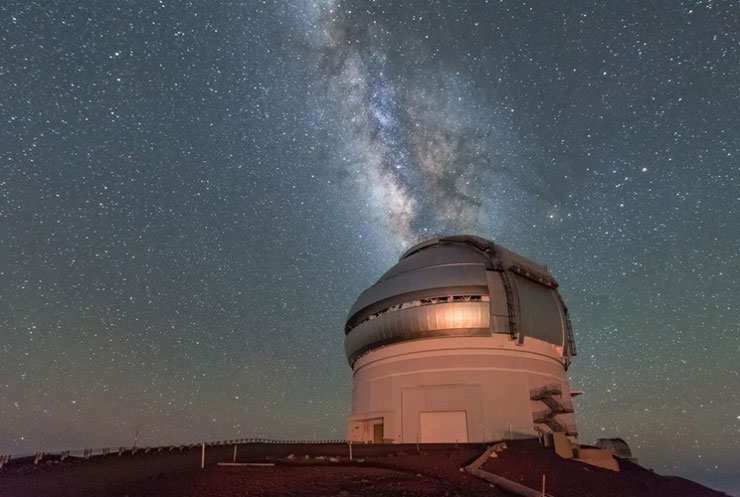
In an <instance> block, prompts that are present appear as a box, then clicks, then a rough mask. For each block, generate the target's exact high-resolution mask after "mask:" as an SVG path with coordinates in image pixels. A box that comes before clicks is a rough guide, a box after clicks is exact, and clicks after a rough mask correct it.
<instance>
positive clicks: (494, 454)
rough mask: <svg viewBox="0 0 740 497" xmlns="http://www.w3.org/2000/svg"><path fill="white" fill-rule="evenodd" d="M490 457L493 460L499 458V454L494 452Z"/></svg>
mask: <svg viewBox="0 0 740 497" xmlns="http://www.w3.org/2000/svg"><path fill="white" fill-rule="evenodd" d="M488 457H490V458H491V459H493V458H494V457H498V454H496V451H493V452H491V455H490V456H488Z"/></svg>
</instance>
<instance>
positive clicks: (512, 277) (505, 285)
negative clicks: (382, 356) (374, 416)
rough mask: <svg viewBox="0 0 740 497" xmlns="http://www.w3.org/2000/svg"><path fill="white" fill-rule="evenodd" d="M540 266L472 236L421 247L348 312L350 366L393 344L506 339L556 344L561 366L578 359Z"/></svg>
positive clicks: (562, 310)
mask: <svg viewBox="0 0 740 497" xmlns="http://www.w3.org/2000/svg"><path fill="white" fill-rule="evenodd" d="M557 287H558V284H557V282H556V281H555V278H553V276H552V275H551V274H550V272H549V271H548V270H547V268H546V267H545V266H542V265H540V264H537V263H536V262H534V261H531V260H529V259H527V258H525V257H522V256H520V255H518V254H515V253H514V252H512V251H510V250H508V249H506V248H504V247H502V246H501V245H498V244H496V243H493V242H491V241H489V240H486V239H484V238H480V237H477V236H471V235H459V236H445V237H438V238H432V239H430V240H426V241H424V242H421V243H419V244H417V245H415V246H413V247H411V248H410V249H408V250H407V251H406V252H405V253H404V254H403V255H401V257H400V259H399V261H398V263H397V264H395V265H394V266H393V267H391V268H390V269H389V270H388V271H386V273H385V274H383V275H382V276H381V277H380V279H379V280H378V281H377V282H376V283H375V284H374V285H372V286H371V287H370V288H368V289H367V290H365V291H364V292H363V293H362V294H361V295H360V296H359V298H358V299H357V301H356V302H355V303H354V305H353V306H352V308H351V309H350V312H349V315H348V317H347V321H346V325H345V334H346V337H345V352H346V355H347V359H348V360H349V362H350V365H354V363H355V361H356V360H357V359H358V358H359V357H361V356H362V355H363V354H365V353H367V352H370V351H372V350H375V349H377V348H380V347H383V346H387V345H390V344H394V343H399V342H404V341H410V340H418V339H427V338H437V337H459V336H466V337H485V336H491V335H492V334H508V335H509V336H510V338H511V339H512V340H517V341H518V343H520V344H521V343H524V341H525V339H527V337H530V338H532V339H536V340H541V341H543V342H547V343H549V344H552V345H555V346H557V347H558V350H559V351H560V355H561V356H562V360H563V363H564V366H565V367H566V368H567V365H568V364H569V362H570V357H571V356H572V355H574V354H575V343H574V341H573V335H572V332H571V327H570V320H569V318H568V310H567V308H566V306H565V303H564V302H563V299H562V298H561V296H560V294H559V292H558V291H557Z"/></svg>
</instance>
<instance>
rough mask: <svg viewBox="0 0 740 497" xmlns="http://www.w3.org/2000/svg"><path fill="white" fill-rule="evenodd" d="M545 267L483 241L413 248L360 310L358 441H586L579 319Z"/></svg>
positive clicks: (352, 339)
mask: <svg viewBox="0 0 740 497" xmlns="http://www.w3.org/2000/svg"><path fill="white" fill-rule="evenodd" d="M557 288H558V284H557V282H556V281H555V279H554V278H553V276H552V275H551V274H550V272H549V271H548V270H547V268H546V267H545V266H542V265H540V264H537V263H536V262H533V261H531V260H529V259H527V258H525V257H522V256H520V255H517V254H515V253H513V252H511V251H510V250H507V249H505V248H504V247H502V246H500V245H498V244H495V243H493V242H491V241H489V240H485V239H483V238H480V237H477V236H469V235H462V236H445V237H439V238H433V239H431V240H427V241H424V242H422V243H420V244H418V245H415V246H414V247H411V248H410V249H409V250H407V251H406V252H405V253H404V254H403V255H401V258H400V259H399V261H398V263H397V264H395V265H394V266H393V267H391V268H390V269H389V270H388V271H387V272H386V273H385V274H383V276H381V277H380V279H379V280H378V281H377V282H376V283H375V284H374V285H372V286H371V287H370V288H368V289H367V290H365V291H364V292H363V293H362V294H361V295H360V296H359V298H358V299H357V301H356V302H355V303H354V305H353V306H352V308H351V309H350V311H349V315H348V317H347V321H346V324H345V330H344V331H345V342H344V345H345V353H346V356H347V360H348V361H349V363H350V365H351V366H352V374H353V388H352V414H351V415H350V419H349V423H348V439H349V440H352V441H356V442H375V443H413V442H419V443H432V442H450V443H456V442H461V443H462V442H486V441H491V440H501V439H502V438H518V437H532V436H536V435H538V434H540V433H543V432H544V433H555V432H560V433H562V434H564V435H565V436H568V437H575V436H576V427H575V418H574V414H573V405H572V401H571V393H570V386H569V385H568V379H567V374H566V370H567V369H568V366H569V365H570V360H571V357H572V356H573V355H574V354H575V344H574V342H573V335H572V332H571V327H570V320H569V319H568V310H567V308H566V307H565V304H564V302H563V299H562V298H561V297H560V294H559V293H558V290H557Z"/></svg>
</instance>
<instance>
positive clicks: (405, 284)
mask: <svg viewBox="0 0 740 497" xmlns="http://www.w3.org/2000/svg"><path fill="white" fill-rule="evenodd" d="M487 287H488V283H487V281H486V268H485V266H484V265H483V264H481V263H475V264H470V263H461V264H457V263H455V264H448V265H443V266H431V267H429V266H423V267H419V268H418V269H415V270H412V271H405V272H402V273H399V274H397V275H396V276H393V277H389V278H385V279H381V280H380V281H378V282H377V283H376V284H374V285H373V286H371V287H370V288H368V289H367V290H365V291H364V292H362V295H360V297H359V298H358V299H357V301H356V302H355V304H354V305H353V306H352V308H351V309H350V311H349V318H348V319H347V323H348V324H349V325H350V326H354V325H356V324H357V323H359V322H360V321H362V319H364V318H365V317H367V315H369V314H372V313H373V312H375V311H377V310H380V309H381V308H383V307H388V306H390V305H393V304H396V303H400V302H405V301H410V300H416V299H419V298H424V297H436V296H441V295H450V294H451V293H450V292H451V291H452V293H453V294H474V293H478V294H479V293H481V292H483V293H484V294H487V293H488V292H487V290H486V288H487Z"/></svg>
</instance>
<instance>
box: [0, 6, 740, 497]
mask: <svg viewBox="0 0 740 497" xmlns="http://www.w3.org/2000/svg"><path fill="white" fill-rule="evenodd" d="M738 25H740V14H739V13H738V5H737V4H736V3H733V2H715V1H696V2H681V1H676V2H669V3H664V4H656V3H648V2H638V1H635V2H629V1H613V2H589V1H574V2H567V3H563V4H557V5H556V4H553V3H551V2H548V3H532V2H526V3H525V2H499V1H495V2H490V1H489V2H485V1H481V2H446V3H443V2H409V3H402V2H387V3H386V4H385V5H381V4H380V3H379V2H349V3H343V2H328V1H327V2H315V3H314V2H292V3H291V2H245V3H240V2H210V3H194V2H187V1H185V2H167V1H160V2H118V3H116V4H115V5H112V4H110V2H72V1H52V0H49V1H45V2H15V1H12V2H3V3H2V4H0V145H1V146H0V172H1V173H2V174H1V175H0V281H2V284H0V336H2V338H3V342H2V344H0V453H11V454H22V453H31V452H34V451H36V450H44V449H46V450H53V449H74V448H84V447H90V446H95V447H106V446H118V445H130V444H131V443H132V441H133V437H134V435H135V434H136V433H137V431H138V433H139V441H140V443H142V444H148V445H154V444H159V443H181V442H186V441H187V442H191V441H199V440H204V439H205V440H217V439H230V438H236V437H240V436H241V437H248V436H259V435H262V436H271V437H276V438H277V437H284V438H342V437H344V436H345V433H344V430H345V424H344V423H345V416H346V414H347V409H348V405H349V388H350V375H351V370H350V368H349V366H348V365H347V363H346V359H345V358H344V356H343V345H342V342H343V338H344V337H343V333H342V329H343V320H344V318H345V317H346V312H347V310H348V309H349V307H350V305H351V304H352V302H353V300H354V299H355V297H356V296H357V295H358V294H359V293H360V292H361V291H362V290H364V289H365V288H367V286H369V285H370V284H371V283H372V282H373V281H375V280H376V279H377V278H378V277H379V275H381V274H382V273H383V272H384V271H385V270H386V269H387V268H388V267H390V266H391V265H392V264H393V263H394V262H395V260H396V259H397V257H398V256H399V254H400V253H401V251H402V250H403V249H404V248H406V247H408V246H409V245H410V244H412V243H414V242H416V241H418V240H420V239H423V238H425V237H430V236H433V235H435V234H441V233H445V234H450V233H472V234H477V235H480V236H483V237H486V238H489V239H492V240H495V241H496V242H498V243H501V244H503V245H504V246H508V247H510V248H511V249H513V250H515V251H516V252H518V253H522V254H524V255H526V256H528V257H531V258H533V259H535V260H537V261H539V262H541V263H543V264H547V265H548V267H549V268H550V270H551V272H552V273H553V274H554V275H555V276H556V278H557V279H558V281H559V282H560V284H561V287H560V290H561V292H562V294H563V296H564V298H565V300H566V302H567V304H568V307H569V309H570V312H571V314H572V317H573V326H574V332H575V338H576V342H577V345H578V356H577V357H576V358H575V360H574V363H573V366H572V368H571V370H570V374H571V383H572V384H573V386H574V387H576V388H582V389H583V390H584V391H585V394H584V395H583V396H581V397H579V398H578V400H577V406H576V414H577V421H578V423H579V431H580V432H581V439H582V441H583V442H592V441H593V440H594V439H596V438H598V437H602V436H620V437H622V438H624V439H625V440H627V441H628V442H629V443H630V445H631V446H632V448H633V451H634V452H635V453H636V454H637V456H638V457H639V458H640V461H641V462H642V463H644V464H646V465H647V466H649V467H653V468H655V469H656V470H657V471H660V472H664V473H672V474H680V475H682V476H687V477H690V478H695V479H698V480H699V481H702V482H704V483H706V484H709V485H713V486H715V487H717V488H722V489H726V490H728V491H731V492H733V493H735V494H738V495H740V475H739V474H738V470H737V468H738V467H740V390H739V389H738V385H740V370H739V369H738V364H740V328H739V327H738V319H737V315H738V311H739V309H738V295H739V294H740V283H739V282H740V258H739V257H740V256H739V255H738V254H739V251H738V248H737V241H738V239H739V238H740V231H738V229H739V228H738V227H739V226H740V223H738V221H737V220H738V216H739V215H740V193H739V192H740V178H739V174H738V170H739V169H740V162H739V159H738V157H740V142H739V138H738V137H739V136H740V127H739V126H740V125H739V124H738V122H739V119H738V115H739V112H738V108H739V105H740V100H739V99H740V92H738V87H740V57H738V36H737V34H738V30H737V26H738Z"/></svg>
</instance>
